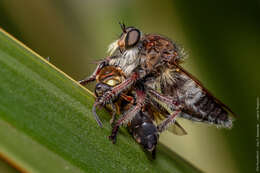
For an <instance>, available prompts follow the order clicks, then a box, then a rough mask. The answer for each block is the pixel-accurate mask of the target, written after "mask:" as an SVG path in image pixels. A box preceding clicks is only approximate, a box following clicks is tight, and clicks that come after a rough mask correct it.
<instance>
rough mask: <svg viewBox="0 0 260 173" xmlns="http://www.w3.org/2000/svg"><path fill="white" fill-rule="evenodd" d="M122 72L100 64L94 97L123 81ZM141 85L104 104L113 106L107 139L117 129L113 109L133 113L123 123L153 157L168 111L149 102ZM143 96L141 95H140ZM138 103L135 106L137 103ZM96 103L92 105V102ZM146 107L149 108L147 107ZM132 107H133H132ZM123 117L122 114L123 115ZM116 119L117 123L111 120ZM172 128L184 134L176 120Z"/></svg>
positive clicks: (177, 132)
mask: <svg viewBox="0 0 260 173" xmlns="http://www.w3.org/2000/svg"><path fill="white" fill-rule="evenodd" d="M124 80H125V75H124V73H123V72H122V71H121V69H120V68H118V67H114V66H105V67H103V68H102V69H101V70H100V72H99V73H98V75H97V76H96V81H97V84H96V87H95V95H96V96H97V97H100V96H102V95H103V94H104V93H105V92H106V91H107V90H109V89H111V88H113V87H116V86H117V85H119V84H120V83H122V82H124ZM142 92H145V90H143V89H142V88H141V87H139V86H135V87H134V88H132V89H130V90H128V91H126V92H124V93H122V94H121V95H120V96H119V97H118V98H117V99H116V100H115V101H114V102H111V103H110V104H107V105H106V107H109V108H110V109H111V110H112V113H111V114H112V118H111V120H110V123H111V124H112V127H113V126H114V125H115V127H116V128H113V131H112V135H111V136H110V139H111V140H113V142H115V139H116V138H115V137H116V133H115V129H116V131H117V130H118V127H119V126H116V125H117V124H120V123H118V122H121V121H122V119H121V118H119V120H118V121H115V120H116V117H115V115H116V113H117V114H119V115H121V114H127V113H129V112H130V113H131V114H132V117H133V118H132V119H131V121H129V120H125V121H123V122H124V123H123V124H126V125H127V126H128V129H129V131H130V133H131V134H132V136H133V137H134V139H135V140H136V141H137V142H138V143H139V144H141V145H142V146H143V148H144V149H145V150H147V151H149V152H151V153H152V156H153V158H154V157H155V153H156V152H155V151H156V145H157V143H158V139H159V133H160V132H162V131H163V130H162V126H163V125H164V123H160V122H163V121H162V120H163V119H167V116H168V112H167V111H166V112H163V113H162V112H161V113H160V112H158V111H157V110H156V107H153V106H152V105H150V103H149V100H147V99H148V98H146V96H145V95H146V93H142ZM140 96H141V97H142V98H141V99H140V98H139V97H140ZM140 100H141V102H143V103H141V106H140V108H139V107H138V106H137V105H138V103H139V104H140ZM94 107H95V106H94ZM147 108H148V109H147ZM133 110H134V111H133ZM123 117H124V116H123ZM115 122H116V124H114V123H115ZM173 126H174V128H171V131H172V132H173V133H175V134H177V135H184V134H186V131H185V130H184V129H183V128H182V127H181V126H180V125H179V123H178V122H176V123H175V124H174V125H173Z"/></svg>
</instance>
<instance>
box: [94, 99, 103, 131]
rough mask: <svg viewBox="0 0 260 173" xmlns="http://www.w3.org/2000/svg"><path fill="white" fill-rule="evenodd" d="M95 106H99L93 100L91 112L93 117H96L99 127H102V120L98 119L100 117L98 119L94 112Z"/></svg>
mask: <svg viewBox="0 0 260 173" xmlns="http://www.w3.org/2000/svg"><path fill="white" fill-rule="evenodd" d="M97 106H99V105H98V103H97V102H95V103H94V105H93V107H92V113H93V115H94V117H95V119H96V121H97V123H98V125H99V126H100V127H103V124H102V122H101V121H100V119H99V117H98V115H97V112H96V109H97Z"/></svg>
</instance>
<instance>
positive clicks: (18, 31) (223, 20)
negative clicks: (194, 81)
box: [0, 0, 260, 173]
mask: <svg viewBox="0 0 260 173" xmlns="http://www.w3.org/2000/svg"><path fill="white" fill-rule="evenodd" d="M259 7H260V2H259V1H258V2H256V1H241V2H240V1H235V0H230V1H224V0H219V1H206V0H202V1H199V2H198V1H193V2H190V1H181V0H174V1H170V0H160V1H148V0H143V1H137V0H132V1H130V0H125V1H120V0H99V1H86V0H85V1H83V0H73V1H72V0H56V1H53V0H44V1H43V0H34V1H32V0H31V1H28V0H27V1H25V0H20V1H14V0H1V1H0V27H2V28H3V29H5V30H6V31H7V32H9V33H11V34H12V35H14V36H15V37H16V38H17V39H19V40H21V41H22V42H23V43H25V44H26V45H27V46H28V47H30V48H32V49H33V50H35V51H36V52H37V53H39V54H40V55H41V56H43V57H50V61H51V63H53V64H54V65H55V66H57V67H58V68H60V69H61V70H63V71H64V72H65V73H67V74H68V75H70V76H71V77H72V78H74V79H75V80H79V79H82V78H84V77H85V76H87V75H89V74H90V73H91V72H92V71H93V70H94V68H95V64H93V61H94V60H97V59H100V58H102V57H105V56H106V55H107V54H106V50H107V46H108V44H109V43H110V42H112V41H114V40H115V39H117V37H118V36H119V35H120V33H121V29H120V27H119V25H118V22H119V21H123V22H125V23H126V25H127V26H128V25H131V26H136V27H138V28H139V29H141V30H142V31H143V32H146V33H159V34H163V35H165V36H167V37H169V38H171V39H173V40H174V41H176V42H177V43H179V44H180V45H182V46H183V47H184V48H185V49H186V51H187V52H188V53H189V58H188V59H187V60H186V63H185V64H184V65H183V66H184V67H185V68H186V69H187V70H188V71H189V72H191V73H192V74H194V75H195V76H196V77H197V78H199V79H200V81H202V82H203V84H204V85H205V86H207V88H208V89H209V90H210V91H211V92H212V93H214V95H216V97H218V98H219V99H220V100H222V101H223V102H224V103H226V104H227V105H228V106H229V107H230V108H231V109H232V110H233V111H234V112H235V113H236V114H237V119H236V121H235V122H234V127H233V128H232V129H231V130H226V129H218V128H216V127H213V126H209V125H205V124H200V123H193V122H190V121H186V120H181V123H182V125H183V126H184V127H185V129H186V130H187V132H188V135H186V136H183V137H179V136H174V135H172V134H170V133H167V132H166V133H164V134H162V135H161V138H160V141H161V142H162V143H164V144H165V145H167V146H168V147H170V148H171V149H172V150H174V151H175V152H177V153H178V154H180V155H181V156H183V157H184V158H186V159H187V160H188V161H190V162H191V163H193V164H194V165H195V166H197V167H199V168H201V169H202V170H203V171H204V172H210V173H219V172H223V173H237V172H241V173H244V172H255V171H256V164H257V161H256V152H257V150H258V148H257V147H256V131H257V130H256V125H257V123H258V121H257V110H256V109H257V101H256V100H257V97H258V96H259V94H260V92H259V91H260V90H259V89H260V77H259V74H260V70H259V68H260V60H259V49H260V8H259ZM0 77H1V76H0ZM158 152H160V151H158ZM6 166H7V165H6V164H5V162H1V164H0V168H2V167H3V169H0V170H7V171H8V169H7V168H6ZM10 170H11V169H10ZM11 171H13V170H11Z"/></svg>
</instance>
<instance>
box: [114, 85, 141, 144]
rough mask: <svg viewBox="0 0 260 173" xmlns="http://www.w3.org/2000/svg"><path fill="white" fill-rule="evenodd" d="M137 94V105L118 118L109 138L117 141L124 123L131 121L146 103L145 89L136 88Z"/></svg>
mask: <svg viewBox="0 0 260 173" xmlns="http://www.w3.org/2000/svg"><path fill="white" fill-rule="evenodd" d="M136 94H137V99H136V105H134V106H133V107H132V108H130V109H129V110H128V111H126V112H125V113H124V114H123V115H122V116H121V117H120V118H119V120H117V122H116V124H115V126H114V127H113V129H112V133H111V135H110V136H109V139H110V140H111V141H112V142H113V143H116V136H117V132H118V129H119V127H120V126H121V125H122V124H127V123H128V122H129V121H131V120H132V119H133V118H134V117H135V115H136V114H137V113H138V112H139V111H141V109H142V108H143V105H144V100H145V94H144V92H143V91H140V90H136Z"/></svg>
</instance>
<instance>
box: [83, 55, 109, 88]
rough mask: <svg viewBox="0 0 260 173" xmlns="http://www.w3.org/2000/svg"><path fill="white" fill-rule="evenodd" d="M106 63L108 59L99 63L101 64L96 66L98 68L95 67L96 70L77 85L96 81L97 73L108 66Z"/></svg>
mask: <svg viewBox="0 0 260 173" xmlns="http://www.w3.org/2000/svg"><path fill="white" fill-rule="evenodd" d="M108 61H109V59H105V60H103V61H101V62H100V63H99V64H98V66H97V68H96V69H95V71H94V72H93V73H92V75H90V76H88V77H86V78H85V79H83V80H80V81H79V83H80V84H81V85H86V84H87V83H89V82H92V81H94V80H96V76H97V75H98V73H99V72H100V70H101V69H102V68H103V67H105V66H107V65H108Z"/></svg>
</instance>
